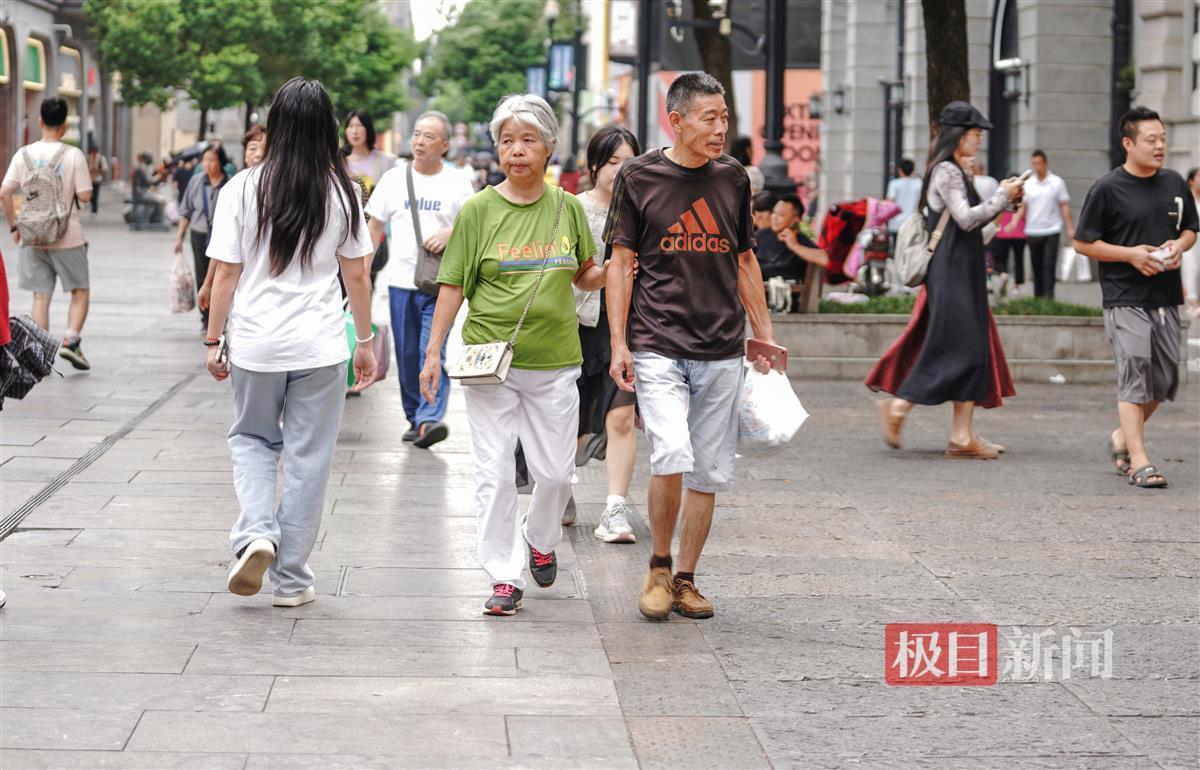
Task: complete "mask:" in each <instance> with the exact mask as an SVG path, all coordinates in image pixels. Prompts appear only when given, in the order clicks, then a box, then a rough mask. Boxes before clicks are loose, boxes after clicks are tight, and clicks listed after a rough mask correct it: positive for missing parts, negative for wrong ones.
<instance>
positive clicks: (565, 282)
mask: <svg viewBox="0 0 1200 770" xmlns="http://www.w3.org/2000/svg"><path fill="white" fill-rule="evenodd" d="M562 195H565V198H563V199H562V200H563V210H562V220H561V221H560V222H559V225H558V234H557V236H556V237H555V239H554V243H553V244H548V243H547V240H548V239H549V238H550V234H551V233H552V232H553V231H554V217H555V214H556V213H557V211H558V205H559V200H560V196H562ZM595 254H596V245H595V243H594V242H593V240H592V233H591V230H590V229H589V228H588V223H587V217H586V216H585V214H584V212H583V206H582V204H580V203H579V201H578V200H577V199H576V198H575V196H574V195H566V194H565V193H563V191H562V190H561V189H560V188H558V187H550V186H547V187H546V192H545V193H543V195H542V197H541V198H539V199H538V200H536V201H534V202H533V203H528V204H524V205H521V204H516V203H512V202H511V201H509V200H508V199H506V198H505V197H504V196H503V195H501V194H500V193H498V192H496V190H495V188H492V187H485V188H484V189H483V190H481V191H480V192H478V193H476V194H475V195H474V196H472V197H471V198H470V199H469V200H468V201H467V202H466V204H464V205H463V207H462V210H461V211H459V213H458V217H457V218H456V219H455V220H454V227H453V230H452V231H451V234H450V242H449V243H448V244H446V251H445V254H444V256H443V257H442V267H441V270H440V271H439V272H438V282H439V283H445V284H450V285H452V286H462V287H463V288H464V290H465V291H466V293H467V303H468V306H467V321H466V324H464V326H463V342H465V343H467V344H468V345H479V344H483V343H487V342H496V341H501V340H507V339H508V338H509V337H510V336H511V335H512V331H513V329H514V328H516V325H517V320H518V319H519V318H520V317H521V311H522V310H524V309H525V303H526V302H528V301H529V295H530V293H531V292H532V291H533V286H534V283H536V282H537V276H538V271H539V270H541V268H542V263H543V261H546V262H547V264H546V274H545V277H544V278H543V279H542V286H541V288H540V289H539V290H538V295H537V299H535V300H534V302H533V306H532V307H531V308H530V309H529V315H528V316H527V317H526V318H525V324H524V326H522V327H521V333H520V335H518V337H517V341H516V343H515V344H514V345H513V364H512V365H513V367H514V368H517V369H542V370H545V369H562V368H565V367H568V366H578V365H579V364H580V363H582V362H583V354H582V352H581V350H580V347H579V322H578V320H577V319H576V316H575V295H574V293H573V292H572V291H571V284H572V280H573V279H574V277H575V273H576V272H577V271H578V270H579V267H580V266H581V265H583V264H584V263H585V262H587V261H588V260H590V259H591V258H592V257H593V256H595Z"/></svg>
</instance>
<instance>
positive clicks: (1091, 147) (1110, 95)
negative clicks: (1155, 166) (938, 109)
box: [821, 0, 1200, 211]
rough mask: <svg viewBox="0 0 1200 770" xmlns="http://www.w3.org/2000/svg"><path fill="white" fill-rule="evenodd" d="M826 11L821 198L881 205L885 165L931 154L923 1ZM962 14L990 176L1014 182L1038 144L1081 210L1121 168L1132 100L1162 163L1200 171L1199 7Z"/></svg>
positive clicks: (1121, 5) (1101, 1) (1069, 0)
mask: <svg viewBox="0 0 1200 770" xmlns="http://www.w3.org/2000/svg"><path fill="white" fill-rule="evenodd" d="M902 4H903V5H902ZM823 10H824V13H823V14H822V35H821V77H822V82H823V83H824V88H825V92H824V98H823V100H822V103H823V108H824V109H823V115H822V141H821V161H822V174H821V189H822V198H823V200H824V201H825V202H826V203H834V202H837V201H841V200H848V199H855V198H860V197H864V196H868V195H870V196H879V195H881V194H882V191H883V189H884V185H885V184H886V179H887V173H886V169H887V166H888V162H889V161H891V162H895V161H896V160H898V158H899V157H910V158H912V159H913V160H914V161H916V164H917V168H918V169H922V168H923V166H924V163H923V161H924V159H925V158H926V157H927V154H928V150H929V105H928V101H927V99H926V91H927V89H926V69H925V68H926V51H925V29H924V18H923V15H922V5H921V2H920V0H848V1H845V0H824V9H823ZM966 10H967V38H968V47H969V53H968V56H969V70H970V80H971V101H972V102H973V103H974V104H975V106H977V107H978V108H979V109H980V110H981V111H983V113H984V114H986V115H988V116H989V119H990V120H991V122H992V123H993V125H994V126H995V128H994V130H993V131H991V132H989V134H988V136H987V139H986V142H987V145H986V146H987V154H986V159H987V166H988V173H990V174H992V175H993V176H997V177H999V176H1002V175H1004V174H1007V173H1019V172H1021V171H1022V170H1024V169H1025V168H1027V167H1028V165H1029V156H1030V153H1032V152H1033V151H1034V150H1035V149H1041V150H1043V151H1045V152H1046V154H1047V156H1048V157H1049V160H1050V165H1051V168H1052V169H1053V170H1054V172H1055V173H1057V174H1058V175H1060V176H1061V177H1063V179H1064V180H1065V181H1066V182H1067V186H1068V189H1069V190H1070V193H1071V201H1072V205H1073V207H1074V208H1075V209H1076V211H1078V208H1079V207H1080V206H1082V204H1083V198H1084V195H1085V194H1086V193H1087V190H1088V188H1089V187H1090V186H1091V184H1092V182H1094V181H1095V179H1096V178H1097V177H1099V176H1101V175H1102V174H1104V173H1106V172H1107V171H1108V170H1109V169H1110V168H1112V167H1113V166H1114V165H1117V164H1119V163H1120V162H1121V157H1122V154H1121V151H1120V141H1119V137H1118V136H1117V128H1116V126H1115V125H1114V124H1115V122H1116V117H1117V116H1119V115H1120V113H1121V112H1123V111H1124V109H1126V108H1127V107H1128V106H1129V105H1130V104H1140V105H1144V106H1147V107H1150V108H1151V109H1154V110H1156V111H1158V112H1159V114H1161V115H1162V116H1163V119H1164V122H1165V124H1166V126H1167V132H1168V142H1169V148H1168V153H1169V154H1168V158H1167V164H1168V165H1169V166H1170V167H1171V168H1174V169H1175V170H1177V171H1179V172H1181V173H1183V172H1185V171H1186V170H1187V169H1188V168H1190V167H1192V166H1196V165H1200V82H1198V81H1200V27H1198V24H1200V2H1198V1H1197V0H1136V2H1135V1H1134V0H966ZM901 29H902V33H901ZM889 94H890V96H891V98H890V99H889V98H887V97H888V95H889ZM897 118H899V120H898V121H897ZM897 125H899V129H897ZM889 134H890V135H889ZM889 140H890V141H889Z"/></svg>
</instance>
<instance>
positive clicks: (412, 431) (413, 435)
mask: <svg viewBox="0 0 1200 770" xmlns="http://www.w3.org/2000/svg"><path fill="white" fill-rule="evenodd" d="M420 437H421V431H420V430H419V429H418V428H417V426H415V425H414V426H412V427H411V428H409V429H408V430H406V431H404V435H403V436H401V437H400V440H401V441H403V442H405V443H407V444H411V443H412V442H414V441H416V440H417V439H418V438H420Z"/></svg>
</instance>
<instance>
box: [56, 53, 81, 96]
mask: <svg viewBox="0 0 1200 770" xmlns="http://www.w3.org/2000/svg"><path fill="white" fill-rule="evenodd" d="M82 73H83V57H82V56H80V54H79V51H76V50H75V49H74V48H67V47H66V46H65V45H64V46H62V47H60V48H59V49H58V93H59V94H60V95H62V96H79V95H80V94H82V93H83V75H82Z"/></svg>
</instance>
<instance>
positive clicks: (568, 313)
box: [420, 94, 604, 615]
mask: <svg viewBox="0 0 1200 770" xmlns="http://www.w3.org/2000/svg"><path fill="white" fill-rule="evenodd" d="M491 134H492V139H493V140H494V141H495V142H496V145H497V148H498V151H499V154H500V165H501V167H502V168H503V169H504V173H505V174H506V175H507V179H506V180H505V181H504V182H502V183H501V184H499V185H497V186H496V187H487V188H484V189H483V190H482V191H481V192H479V193H476V194H475V195H474V196H472V197H471V198H470V200H468V201H467V202H466V204H465V205H464V206H463V208H462V211H460V212H459V214H458V218H457V219H456V220H455V222H454V229H453V232H452V234H451V236H450V242H449V243H448V244H447V245H446V251H445V254H444V255H443V257H442V267H441V272H440V273H439V275H438V282H439V283H441V284H442V287H441V290H440V293H439V295H438V301H437V306H436V308H435V310H434V315H433V328H432V329H431V331H430V335H429V344H428V346H427V348H426V351H425V366H424V368H423V369H422V371H421V377H420V380H421V394H422V396H423V397H424V398H425V399H426V400H427V401H429V402H433V400H434V399H435V398H436V394H437V390H438V387H439V384H440V380H441V376H442V370H441V363H440V361H441V350H442V344H443V342H444V341H445V339H446V335H447V334H448V333H449V331H450V327H451V325H452V324H453V322H454V318H455V316H457V315H458V310H459V308H460V307H462V303H463V300H464V299H465V300H466V301H467V302H468V311H467V320H466V323H465V325H464V326H463V342H464V343H465V344H466V345H465V348H464V350H463V353H462V355H461V356H460V358H459V359H458V360H457V361H455V362H453V363H452V364H451V366H450V367H449V369H450V376H451V377H452V378H456V379H458V380H459V381H460V382H461V383H462V384H463V385H466V386H467V387H466V388H465V389H464V390H465V392H466V397H467V420H468V422H469V424H470V428H471V460H472V463H473V464H474V471H475V485H476V492H475V499H476V504H477V506H478V524H477V527H478V556H479V561H480V564H481V565H482V566H483V568H484V570H485V571H486V572H487V573H488V576H489V578H490V581H491V585H492V596H491V598H490V599H488V600H487V602H486V603H485V604H484V613H485V614H488V615H512V614H514V613H515V612H516V611H517V610H519V609H520V608H521V600H522V596H523V593H524V590H525V577H524V572H525V564H526V560H528V564H529V571H530V574H531V575H532V577H533V580H534V582H535V583H537V584H538V585H539V586H542V587H543V588H544V587H548V586H550V585H553V584H554V580H555V577H556V576H557V573H558V562H557V560H556V558H555V555H554V549H555V547H556V546H557V545H558V543H559V541H560V540H562V524H561V520H562V515H563V510H564V509H565V507H566V504H567V500H568V499H569V498H570V497H571V474H572V472H573V471H574V467H575V446H576V431H577V428H578V425H579V391H578V389H577V388H576V385H575V381H576V380H577V379H579V372H580V364H581V363H582V361H583V356H582V353H581V351H580V346H579V324H578V322H577V321H576V317H575V298H574V294H573V293H572V291H571V286H572V284H574V285H575V286H578V287H579V288H581V289H584V290H587V291H595V290H597V289H599V288H601V287H602V286H603V285H604V271H603V270H601V269H600V268H599V267H596V265H595V263H594V262H593V261H592V257H593V256H594V255H595V253H596V247H595V244H594V242H593V240H592V234H591V231H590V229H589V228H588V223H587V218H586V216H585V215H584V211H583V206H582V205H581V204H580V203H579V201H578V199H576V198H575V197H574V196H573V195H569V194H567V193H565V192H563V191H562V190H561V189H560V188H557V187H553V186H547V185H546V184H545V182H544V181H543V178H544V176H545V173H546V162H547V160H548V159H549V157H550V153H551V152H552V151H553V149H554V141H555V136H557V134H558V121H557V120H556V119H555V117H554V113H553V111H552V110H551V109H550V106H549V105H548V104H547V103H546V101H545V100H544V99H542V98H540V97H538V96H534V95H531V94H526V95H523V96H522V95H514V96H508V97H505V98H504V99H503V100H502V101H501V102H500V106H499V107H497V108H496V112H495V114H494V115H493V116H492V122H491ZM518 439H520V441H521V444H522V446H523V447H524V449H525V456H526V460H527V462H528V465H529V473H530V476H531V478H532V479H533V482H534V489H533V499H532V502H531V503H530V506H529V514H528V516H527V518H526V522H525V525H524V527H522V524H521V516H520V515H519V513H518V510H517V487H516V483H515V481H514V475H515V469H514V462H515V461H514V456H513V453H514V451H515V449H516V444H517V440H518ZM522 530H524V531H522Z"/></svg>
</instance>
